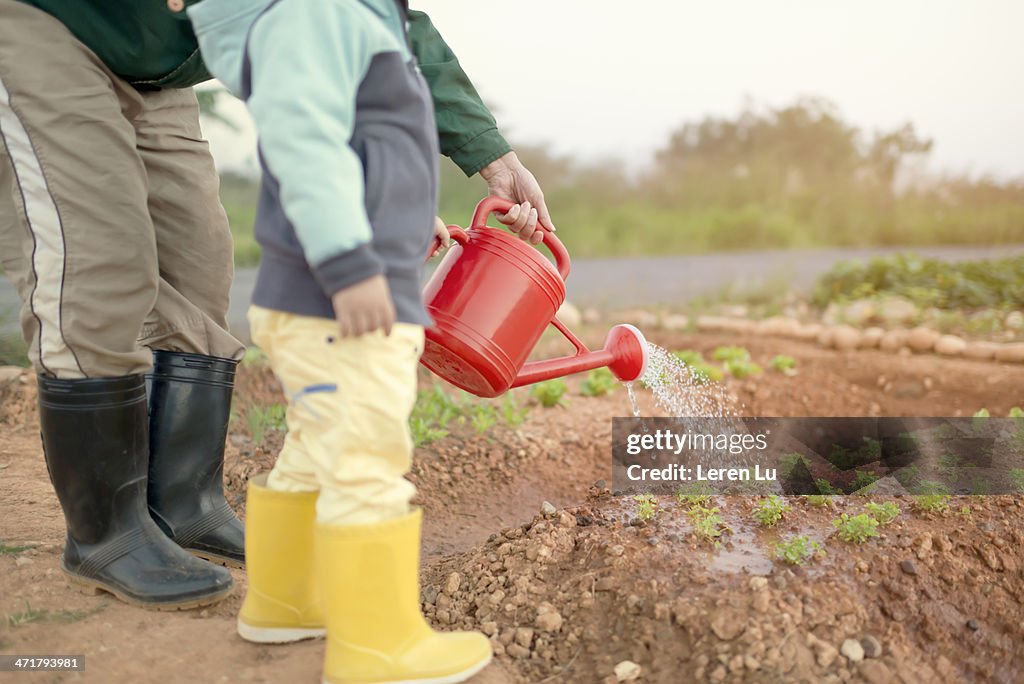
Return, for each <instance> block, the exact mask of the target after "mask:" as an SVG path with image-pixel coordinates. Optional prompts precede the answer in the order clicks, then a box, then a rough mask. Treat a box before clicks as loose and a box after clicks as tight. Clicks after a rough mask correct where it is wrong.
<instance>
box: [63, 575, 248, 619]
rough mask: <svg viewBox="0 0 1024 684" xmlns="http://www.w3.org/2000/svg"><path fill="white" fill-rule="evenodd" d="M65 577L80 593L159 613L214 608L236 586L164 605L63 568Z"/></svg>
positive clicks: (164, 603)
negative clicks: (206, 607)
mask: <svg viewBox="0 0 1024 684" xmlns="http://www.w3.org/2000/svg"><path fill="white" fill-rule="evenodd" d="M62 572H63V573H64V576H65V577H67V579H68V582H69V583H70V584H71V585H72V586H73V587H74V588H75V589H77V590H78V591H81V592H82V593H83V594H88V595H90V596H96V595H99V594H104V593H106V594H111V595H113V596H114V597H116V598H117V599H118V600H120V601H123V602H125V603H127V604H128V605H130V606H135V607H137V608H145V609H146V610H158V611H168V612H170V611H176V610H190V609H192V608H202V607H204V606H212V605H213V604H215V603H219V602H220V601H221V600H223V599H224V598H226V597H227V596H228V594H230V593H231V591H232V589H234V585H229V586H228V588H227V589H225V590H224V591H220V592H217V593H216V594H209V595H207V596H202V597H200V598H194V599H188V600H185V601H171V602H162V603H153V602H148V601H143V600H141V599H137V598H133V597H131V596H127V595H126V594H124V592H121V591H118V590H117V589H114V588H113V587H109V586H107V585H106V584H103V583H102V582H99V581H97V580H93V579H89V578H86V577H81V576H80V575H75V574H72V573H71V572H68V571H67V570H64V569H63V568H62Z"/></svg>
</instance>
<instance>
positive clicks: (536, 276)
mask: <svg viewBox="0 0 1024 684" xmlns="http://www.w3.org/2000/svg"><path fill="white" fill-rule="evenodd" d="M512 206H513V203H512V202H509V201H507V200H503V199H500V198H498V197H485V198H484V199H483V200H481V201H480V203H479V204H478V205H476V211H475V212H474V213H473V221H472V223H471V224H470V227H469V229H468V230H462V229H461V228H459V227H458V226H449V227H448V229H449V231H450V232H451V236H452V240H454V241H455V242H456V243H457V244H455V245H452V247H451V249H449V250H448V253H447V254H446V255H445V257H444V259H442V260H441V263H440V264H439V265H438V267H437V270H435V271H434V274H433V275H432V276H431V278H430V281H429V282H428V283H427V286H426V288H425V289H424V291H423V299H424V302H425V303H426V307H427V312H428V313H429V314H430V315H431V316H432V317H433V319H434V327H432V328H429V329H428V330H427V331H426V337H427V340H426V345H425V348H424V350H423V356H422V358H421V359H420V362H421V363H422V364H423V365H424V366H426V367H427V368H429V369H430V370H431V371H433V372H434V373H435V374H437V375H439V376H440V377H442V378H444V379H445V380H447V381H448V382H450V383H451V384H453V385H455V386H456V387H461V388H462V389H464V390H466V391H467V392H470V393H472V394H475V395H476V396H478V397H496V396H498V395H500V394H503V393H504V392H507V391H508V390H509V389H511V388H512V387H520V386H522V385H530V384H533V383H535V382H541V381H543V380H550V379H552V378H560V377H563V376H565V375H569V374H571V373H579V372H581V371H588V370H592V369H594V368H600V367H602V366H607V367H608V368H609V369H610V370H611V372H612V373H613V374H614V375H615V377H617V378H618V379H619V380H621V381H623V382H631V381H633V380H636V379H637V378H639V377H640V376H641V375H643V372H644V369H645V368H646V366H647V342H646V340H644V336H643V335H642V334H640V331H639V330H637V329H636V328H634V327H633V326H631V325H617V326H615V327H614V328H612V329H611V331H609V333H608V338H607V339H606V340H605V343H604V349H601V350H598V351H590V350H589V349H587V347H586V345H584V344H583V342H581V341H580V339H579V338H578V337H576V336H575V335H574V334H572V332H571V331H570V330H569V329H568V328H566V327H565V325H564V324H563V323H562V322H561V321H559V320H558V319H557V318H556V317H555V312H556V311H558V307H560V306H561V305H562V302H564V301H565V279H566V278H567V277H568V276H569V253H568V252H567V251H566V250H565V246H564V245H563V244H562V243H561V241H559V239H558V238H557V237H555V236H554V235H553V234H552V233H550V232H547V231H545V233H544V244H545V245H547V247H548V249H549V250H550V251H551V254H552V255H554V257H555V265H554V266H552V264H551V262H550V261H548V260H547V259H546V258H544V257H543V256H542V255H541V253H540V252H538V251H537V250H536V249H535V248H533V247H532V246H530V245H529V244H527V243H526V242H524V241H523V240H521V239H519V238H518V237H514V236H512V235H511V234H510V233H509V232H508V231H507V230H502V229H498V228H491V227H490V226H488V225H487V218H488V216H489V215H490V213H491V212H492V211H500V212H507V211H508V210H509V209H511V208H512ZM435 247H436V245H435ZM548 324H551V325H553V326H555V328H557V329H558V330H559V332H561V333H562V334H563V335H565V337H566V338H568V340H569V341H570V342H572V344H573V346H574V347H576V353H575V354H574V355H572V356H563V357H561V358H557V359H548V360H546V361H531V362H530V363H526V359H527V357H528V356H529V355H530V352H531V351H533V348H534V346H535V345H536V344H537V340H539V339H540V336H541V334H542V333H543V332H544V329H545V328H546V327H547V326H548Z"/></svg>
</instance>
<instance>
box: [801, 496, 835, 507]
mask: <svg viewBox="0 0 1024 684" xmlns="http://www.w3.org/2000/svg"><path fill="white" fill-rule="evenodd" d="M807 503H809V504H810V505H812V506H814V507H816V508H827V507H830V506H835V505H836V497H835V496H834V495H832V494H808V495H807Z"/></svg>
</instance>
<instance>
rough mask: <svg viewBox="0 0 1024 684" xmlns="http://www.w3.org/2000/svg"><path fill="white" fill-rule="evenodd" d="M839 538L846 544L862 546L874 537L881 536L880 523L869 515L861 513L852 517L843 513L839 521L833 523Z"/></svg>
mask: <svg viewBox="0 0 1024 684" xmlns="http://www.w3.org/2000/svg"><path fill="white" fill-rule="evenodd" d="M832 526H833V527H835V528H836V531H837V532H838V534H839V538H840V539H842V540H843V541H845V542H850V543H853V544H862V543H864V542H866V541H867V540H868V539H870V538H872V537H877V536H879V534H878V521H877V520H875V519H874V518H873V517H871V516H870V515H868V514H867V513H860V514H858V515H853V516H851V515H850V514H849V513H843V514H842V515H841V516H839V518H838V519H837V520H833V521H832Z"/></svg>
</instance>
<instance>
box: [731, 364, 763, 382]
mask: <svg viewBox="0 0 1024 684" xmlns="http://www.w3.org/2000/svg"><path fill="white" fill-rule="evenodd" d="M725 370H727V371H728V372H729V375H731V376H732V377H734V378H736V379H738V380H743V379H744V378H748V377H750V376H751V375H760V374H761V373H763V372H764V371H763V370H762V368H761V367H760V366H758V365H757V364H756V363H754V362H753V361H751V360H749V359H742V360H740V359H734V360H731V361H726V362H725Z"/></svg>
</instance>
